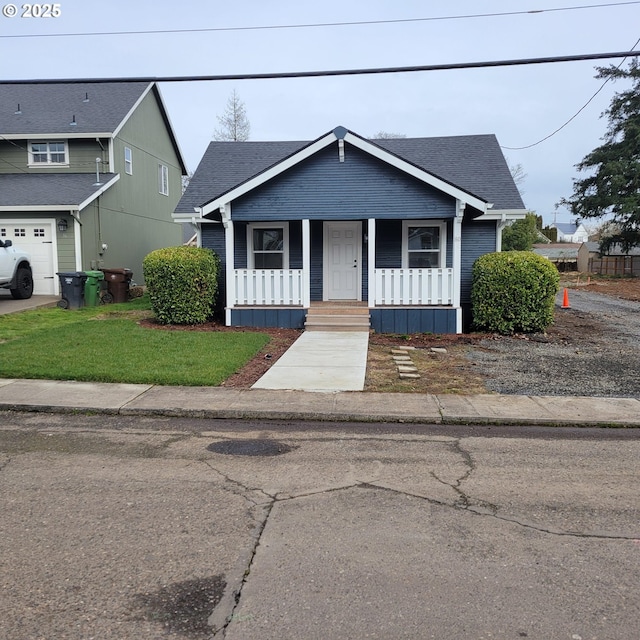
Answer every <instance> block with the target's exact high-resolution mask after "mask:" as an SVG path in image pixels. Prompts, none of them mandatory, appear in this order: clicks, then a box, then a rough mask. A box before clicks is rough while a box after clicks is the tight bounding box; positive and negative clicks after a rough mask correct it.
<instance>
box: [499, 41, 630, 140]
mask: <svg viewBox="0 0 640 640" xmlns="http://www.w3.org/2000/svg"><path fill="white" fill-rule="evenodd" d="M638 44H640V38H638V39H637V40H636V43H635V44H634V45H633V47H631V49H632V50H633V49H635V48H636V47H637V46H638ZM626 59H627V57H624V58H622V60H621V61H620V64H619V65H618V66H617V67H616V69H620V67H621V66H622V65H623V64H624V61H625V60H626ZM610 80H611V76H609V77H608V78H607V79H606V80H605V81H604V82H603V83H602V84H601V85H600V87H599V88H598V90H597V91H596V92H595V93H594V94H593V95H592V96H591V97H590V98H589V99H588V100H587V101H586V102H585V103H584V104H583V105H582V106H581V107H580V108H579V109H578V110H577V111H576V112H575V113H574V114H573V115H572V116H571V117H570V118H569V119H568V120H567V121H566V122H565V123H564V124H563V125H561V126H559V127H558V128H557V129H556V130H555V131H552V132H551V133H550V134H549V135H547V136H545V137H544V138H541V139H540V140H538V141H537V142H533V143H532V144H527V145H525V146H524V147H505V146H502V145H501V147H502V148H503V149H508V150H509V151H522V150H523V149H531V147H537V146H538V145H539V144H541V143H543V142H544V141H545V140H548V139H549V138H552V137H553V136H555V135H556V133H559V132H560V131H562V130H563V129H564V128H565V127H566V126H567V125H568V124H570V123H571V122H573V121H574V120H575V119H576V118H577V117H578V116H579V115H580V114H581V113H582V112H583V111H584V110H585V109H586V108H587V107H588V106H589V105H590V104H591V102H593V100H594V99H595V97H596V96H597V95H598V94H599V93H600V92H601V91H602V90H603V89H604V88H605V86H606V85H607V83H608V82H609V81H610Z"/></svg>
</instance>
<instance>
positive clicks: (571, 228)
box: [550, 222, 580, 236]
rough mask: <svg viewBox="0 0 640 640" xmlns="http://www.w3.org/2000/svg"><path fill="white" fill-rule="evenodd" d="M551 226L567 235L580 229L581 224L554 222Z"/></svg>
mask: <svg viewBox="0 0 640 640" xmlns="http://www.w3.org/2000/svg"><path fill="white" fill-rule="evenodd" d="M550 226H551V227H552V228H555V229H557V230H558V231H561V232H562V233H564V234H565V235H567V236H571V235H573V234H574V233H575V232H576V231H577V230H578V227H579V226H580V225H577V224H575V223H574V222H554V223H552V224H551V225H550Z"/></svg>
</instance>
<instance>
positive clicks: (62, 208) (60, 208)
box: [0, 204, 78, 222]
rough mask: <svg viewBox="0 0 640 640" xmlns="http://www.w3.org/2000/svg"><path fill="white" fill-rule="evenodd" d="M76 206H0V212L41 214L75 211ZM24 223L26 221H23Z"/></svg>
mask: <svg viewBox="0 0 640 640" xmlns="http://www.w3.org/2000/svg"><path fill="white" fill-rule="evenodd" d="M77 210H78V205H77V204H55V205H44V204H38V205H28V204H27V205H20V206H15V205H4V206H0V211H16V212H24V211H33V212H38V213H39V212H41V211H77ZM25 222H26V221H25Z"/></svg>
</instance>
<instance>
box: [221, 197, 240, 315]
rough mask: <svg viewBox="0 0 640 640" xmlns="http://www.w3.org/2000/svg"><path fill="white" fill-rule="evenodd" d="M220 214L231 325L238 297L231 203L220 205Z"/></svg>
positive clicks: (228, 311)
mask: <svg viewBox="0 0 640 640" xmlns="http://www.w3.org/2000/svg"><path fill="white" fill-rule="evenodd" d="M220 215H221V217H222V224H223V226H224V252H225V262H226V266H225V282H226V285H227V300H226V305H225V312H224V314H225V321H224V323H225V324H226V325H227V326H230V325H231V309H232V308H233V306H234V304H235V299H236V279H235V274H234V270H235V260H234V251H233V248H234V239H233V221H232V220H231V209H230V205H228V204H227V205H226V206H225V205H222V206H221V207H220Z"/></svg>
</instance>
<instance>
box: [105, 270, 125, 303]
mask: <svg viewBox="0 0 640 640" xmlns="http://www.w3.org/2000/svg"><path fill="white" fill-rule="evenodd" d="M100 271H102V273H104V280H105V282H106V283H107V293H108V296H103V297H102V301H103V302H127V300H129V285H130V284H131V276H132V275H133V271H131V269H100Z"/></svg>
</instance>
